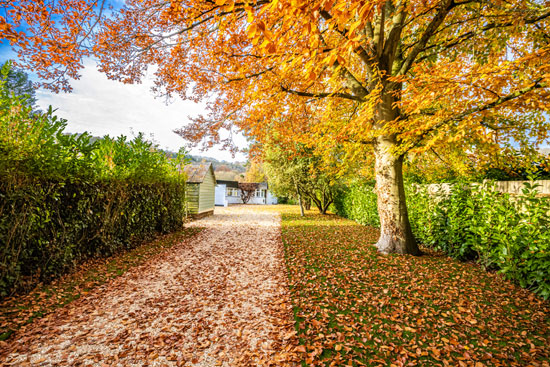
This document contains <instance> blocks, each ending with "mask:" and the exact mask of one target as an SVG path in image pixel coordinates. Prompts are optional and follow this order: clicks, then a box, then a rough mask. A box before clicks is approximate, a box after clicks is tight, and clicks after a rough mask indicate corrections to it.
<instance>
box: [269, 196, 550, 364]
mask: <svg viewBox="0 0 550 367" xmlns="http://www.w3.org/2000/svg"><path fill="white" fill-rule="evenodd" d="M279 209H281V210H282V211H283V222H282V238H283V243H284V245H285V251H286V253H285V255H286V261H287V268H288V272H289V277H290V287H291V292H292V300H293V302H294V309H295V319H296V324H297V328H296V329H297V331H298V337H299V338H300V341H301V343H302V344H303V346H304V348H301V349H300V350H301V351H304V353H305V351H306V350H307V352H308V353H307V354H305V355H303V357H302V358H303V359H302V360H303V361H304V362H305V363H306V364H307V365H308V366H346V365H353V366H362V365H367V366H377V365H381V366H382V365H383V366H391V365H394V366H405V365H422V366H424V365H445V366H462V365H464V366H474V367H481V366H509V365H516V366H520V365H522V366H523V365H532V366H549V364H548V362H547V361H548V360H550V343H549V341H550V307H549V305H548V302H545V301H543V300H541V299H539V298H537V297H536V296H534V295H533V294H532V293H530V292H529V291H526V290H524V289H521V288H519V287H517V286H515V285H514V284H512V283H510V282H508V281H506V280H504V279H503V278H502V277H501V276H500V275H498V274H496V273H487V272H486V271H484V270H483V269H481V268H480V267H479V266H477V265H475V264H468V263H460V262H457V261H454V260H452V259H450V258H448V257H445V256H442V255H441V254H439V253H434V252H430V251H427V250H425V251H426V255H425V256H422V257H412V256H403V255H381V254H379V253H377V251H376V248H375V247H374V246H372V245H371V243H374V242H375V241H376V239H377V237H378V232H377V230H376V229H374V228H371V227H365V226H361V225H358V224H356V223H354V222H352V221H349V220H345V219H342V218H339V217H337V216H334V215H328V216H321V215H318V214H313V213H312V212H310V213H308V215H307V216H306V217H305V218H302V217H300V216H299V214H298V210H297V209H296V208H295V207H283V206H279ZM313 351H320V352H318V353H312V352H313Z"/></svg>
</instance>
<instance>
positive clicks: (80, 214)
mask: <svg viewBox="0 0 550 367" xmlns="http://www.w3.org/2000/svg"><path fill="white" fill-rule="evenodd" d="M8 72H9V65H8V64H6V65H4V67H3V68H2V70H1V73H2V75H3V77H2V78H0V297H3V296H6V295H9V294H11V293H13V292H14V291H17V290H20V289H24V288H29V287H31V286H33V285H35V284H36V283H37V282H39V281H47V280H49V279H51V278H52V277H55V276H58V275H61V274H63V273H65V272H66V271H68V270H69V269H70V268H71V267H73V266H74V265H75V264H76V263H79V262H81V261H83V260H85V259H88V258H92V257H96V256H108V255H111V254H113V253H115V252H117V251H120V250H123V249H127V248H131V247H134V246H135V245H137V244H139V243H140V242H143V241H146V240H149V239H151V238H153V237H155V236H156V235H157V234H161V233H167V232H171V231H176V230H179V229H181V228H182V226H183V221H184V219H185V216H186V202H185V200H186V196H185V188H186V187H185V177H184V175H183V174H181V169H180V168H181V167H182V166H183V165H184V164H185V157H184V155H185V154H184V153H185V152H183V151H181V152H180V153H179V154H178V155H177V156H176V157H175V158H170V157H168V156H167V154H166V153H165V152H162V151H160V150H159V149H157V147H156V146H155V145H154V144H152V143H151V142H148V141H146V140H145V139H144V138H143V135H141V134H140V135H138V136H137V137H136V138H134V139H132V140H127V139H126V137H124V136H121V137H119V138H117V139H113V138H110V137H103V138H101V139H97V138H93V137H91V136H90V135H88V134H86V133H84V134H67V133H65V132H64V129H65V126H66V122H65V121H64V120H62V119H59V118H57V117H56V116H54V115H53V109H52V108H51V107H50V109H49V110H48V111H46V112H44V113H40V112H34V111H33V110H32V106H31V105H30V103H29V101H28V97H25V96H17V95H15V94H14V93H12V92H11V91H10V90H9V89H8V87H7V86H6V83H5V82H4V80H5V79H6V78H5V76H6V73H8Z"/></svg>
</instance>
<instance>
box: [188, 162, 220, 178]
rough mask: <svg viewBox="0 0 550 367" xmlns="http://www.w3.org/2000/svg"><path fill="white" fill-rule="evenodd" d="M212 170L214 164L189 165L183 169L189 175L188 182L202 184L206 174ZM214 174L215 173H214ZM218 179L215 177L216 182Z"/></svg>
mask: <svg viewBox="0 0 550 367" xmlns="http://www.w3.org/2000/svg"><path fill="white" fill-rule="evenodd" d="M211 169H212V163H201V164H188V165H187V166H185V167H184V168H183V170H184V171H185V173H186V174H187V182H189V183H202V182H203V181H204V178H205V177H206V174H207V173H208V172H209V171H210V170H211ZM212 174H214V172H213V171H212ZM215 179H216V178H215V177H214V180H215Z"/></svg>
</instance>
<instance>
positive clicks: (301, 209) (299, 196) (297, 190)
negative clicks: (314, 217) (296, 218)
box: [296, 184, 305, 217]
mask: <svg viewBox="0 0 550 367" xmlns="http://www.w3.org/2000/svg"><path fill="white" fill-rule="evenodd" d="M296 195H298V204H299V205H300V216H302V217H303V216H304V215H305V214H304V205H303V204H302V195H300V190H299V189H298V185H297V184H296Z"/></svg>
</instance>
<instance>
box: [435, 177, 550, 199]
mask: <svg viewBox="0 0 550 367" xmlns="http://www.w3.org/2000/svg"><path fill="white" fill-rule="evenodd" d="M526 182H529V181H497V182H495V186H494V187H495V190H496V191H499V192H503V193H508V194H510V195H521V194H522V190H523V188H524V187H525V186H524V183H526ZM534 182H535V183H536V184H537V185H539V186H538V187H537V191H538V195H537V196H542V197H550V180H539V181H534ZM472 185H478V184H475V183H474V184H472ZM451 186H452V184H448V183H442V184H429V185H428V193H429V194H430V195H448V194H449V193H450V192H451Z"/></svg>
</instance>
